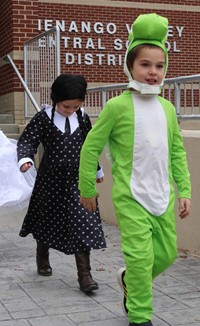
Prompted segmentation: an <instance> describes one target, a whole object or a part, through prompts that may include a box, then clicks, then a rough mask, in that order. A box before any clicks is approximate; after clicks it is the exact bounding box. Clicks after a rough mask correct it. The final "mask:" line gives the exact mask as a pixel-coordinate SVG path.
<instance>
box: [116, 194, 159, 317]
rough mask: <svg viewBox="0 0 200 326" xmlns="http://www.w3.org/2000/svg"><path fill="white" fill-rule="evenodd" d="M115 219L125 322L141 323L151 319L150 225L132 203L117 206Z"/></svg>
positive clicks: (135, 203)
mask: <svg viewBox="0 0 200 326" xmlns="http://www.w3.org/2000/svg"><path fill="white" fill-rule="evenodd" d="M116 213H117V210H116ZM118 213H119V211H118ZM117 216H118V224H119V228H120V231H121V240H122V251H123V254H124V260H125V264H126V274H125V283H126V287H127V293H128V296H127V308H128V311H129V313H128V319H129V321H130V322H135V323H142V322H144V321H147V320H151V318H152V269H153V262H154V254H153V242H152V225H151V221H150V218H149V214H148V212H147V211H146V210H145V209H143V208H142V207H141V206H140V205H139V204H138V203H137V202H135V201H134V200H131V201H130V202H129V203H126V204H124V205H123V207H122V206H121V207H120V213H119V214H117Z"/></svg>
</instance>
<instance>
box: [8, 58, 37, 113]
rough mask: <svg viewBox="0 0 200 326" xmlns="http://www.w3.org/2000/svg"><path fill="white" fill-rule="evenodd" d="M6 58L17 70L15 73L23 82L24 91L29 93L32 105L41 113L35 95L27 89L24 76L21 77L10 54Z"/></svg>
mask: <svg viewBox="0 0 200 326" xmlns="http://www.w3.org/2000/svg"><path fill="white" fill-rule="evenodd" d="M5 58H7V59H8V61H9V62H10V64H11V65H12V67H13V69H14V70H15V72H16V74H17V76H18V78H19V80H20V81H21V83H22V85H23V87H24V89H25V91H26V93H27V95H28V97H29V99H30V101H31V102H32V104H33V105H34V107H35V109H36V110H37V111H38V112H39V111H40V107H39V105H38V104H37V102H36V101H35V99H34V97H33V95H32V94H31V92H30V90H29V88H28V87H27V85H26V83H25V81H24V80H23V78H22V76H21V74H20V72H19V70H18V69H17V67H16V66H15V64H14V62H13V60H12V59H11V57H10V56H9V54H7V55H6V57H5Z"/></svg>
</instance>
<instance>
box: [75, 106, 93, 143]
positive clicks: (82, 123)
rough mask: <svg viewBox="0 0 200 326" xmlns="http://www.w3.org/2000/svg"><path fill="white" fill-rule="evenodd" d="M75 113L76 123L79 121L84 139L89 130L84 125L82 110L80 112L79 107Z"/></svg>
mask: <svg viewBox="0 0 200 326" xmlns="http://www.w3.org/2000/svg"><path fill="white" fill-rule="evenodd" d="M76 114H77V117H78V123H79V127H80V129H81V132H82V135H83V139H84V140H85V138H86V136H87V133H88V132H89V131H90V130H89V129H87V126H86V123H85V122H84V119H83V115H82V112H81V109H80V108H79V109H78V110H77V111H76Z"/></svg>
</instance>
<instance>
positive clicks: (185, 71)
mask: <svg viewBox="0 0 200 326" xmlns="http://www.w3.org/2000/svg"><path fill="white" fill-rule="evenodd" d="M69 2H71V4H70V3H69ZM103 2H105V1H102V2H101V3H99V5H98V6H96V5H94V1H93V5H84V4H82V5H80V4H79V5H77V4H74V3H77V1H73V0H72V1H66V2H65V1H62V0H60V3H59V0H57V1H56V0H49V1H46V0H32V1H24V0H20V1H19V0H6V1H1V3H0V27H1V29H0V56H1V57H3V56H4V55H6V54H8V53H11V54H12V55H13V57H15V55H16V54H17V53H22V54H23V44H24V41H26V40H27V39H30V38H32V37H33V36H35V35H37V34H39V33H41V32H43V31H44V26H45V20H51V21H52V26H54V25H55V23H56V20H57V21H59V22H60V24H61V23H63V24H64V28H63V29H64V30H61V72H73V73H81V74H84V75H85V77H86V78H87V80H88V82H89V83H103V84H104V83H109V84H111V83H123V82H126V81H127V80H126V76H125V75H124V73H123V65H122V64H123V57H124V53H125V49H126V40H127V36H128V31H127V28H126V24H128V25H129V26H130V25H131V24H132V22H133V20H134V19H135V18H136V17H137V16H138V15H139V14H143V13H149V12H156V13H158V14H161V15H163V16H165V17H168V19H169V25H170V26H172V27H171V30H170V36H169V38H168V40H169V44H170V50H169V68H168V73H167V77H176V76H182V75H192V74H197V73H199V44H200V27H199V21H200V10H199V0H163V1H162V0H160V1H155V0H149V1H147V0H145V1H142V0H141V1H137V2H135V1H126V0H121V1H118V2H117V1H114V0H113V1H112V0H110V1H107V2H105V3H108V6H107V7H105V6H103V5H102V3H103ZM82 3H84V1H82ZM97 3H98V2H97ZM116 3H118V4H119V3H120V4H121V6H120V7H119V5H118V6H117V5H116ZM144 3H145V4H148V3H149V8H148V5H145V6H144ZM95 4H96V2H95ZM129 4H130V6H129ZM133 4H134V7H133ZM140 4H141V6H140ZM161 4H162V6H161ZM114 6H115V7H114ZM156 6H160V7H158V8H160V9H157V10H155V8H156ZM179 8H180V9H179ZM38 21H40V25H41V26H40V30H38ZM72 22H74V24H75V25H71V24H72ZM83 22H84V23H85V24H86V23H87V24H90V28H91V31H90V32H86V31H85V30H84V31H82V29H81V24H82V23H83ZM97 22H99V23H100V24H99V26H98V28H99V30H100V27H102V28H103V30H104V32H103V33H101V32H99V31H98V32H97V30H94V29H95V28H94V26H95V23H97ZM50 25H51V24H50ZM50 25H49V26H50ZM115 27H116V31H115V32H114V33H113V30H114V28H115ZM96 28H97V27H96ZM181 28H183V30H182V31H181ZM107 29H108V30H107ZM67 38H68V39H67ZM116 39H117V40H118V42H120V43H118V46H119V44H120V46H121V47H122V49H120V50H119V49H118V48H117V47H116V46H115V47H114V42H116ZM119 40H120V41H119ZM98 47H100V48H101V49H99V48H98ZM70 55H73V56H74V63H73V64H69V61H70V60H69V58H70ZM85 56H86V57H85ZM100 56H102V62H100V59H99V57H100ZM66 57H68V63H66ZM108 57H109V60H111V61H110V63H108V61H109V60H108ZM113 60H114V61H113ZM14 61H15V63H16V65H17V67H18V68H19V71H20V73H21V74H22V76H23V56H22V55H21V57H20V56H19V58H18V60H14ZM91 62H92V63H91ZM0 75H1V81H0V96H1V95H4V94H6V93H9V92H13V91H17V92H18V91H22V87H21V85H20V82H19V81H18V78H17V76H16V75H15V73H14V72H13V70H12V67H10V66H9V65H6V64H5V63H4V62H3V61H2V60H1V62H0Z"/></svg>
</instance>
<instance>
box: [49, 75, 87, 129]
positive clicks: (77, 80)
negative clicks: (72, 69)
mask: <svg viewBox="0 0 200 326" xmlns="http://www.w3.org/2000/svg"><path fill="white" fill-rule="evenodd" d="M86 91H87V82H86V80H85V78H84V77H83V76H81V75H73V74H61V75H60V76H58V77H57V78H56V79H55V81H54V82H53V84H52V86H51V100H52V104H53V107H52V115H51V121H52V123H53V119H54V113H55V107H56V103H57V102H62V101H65V100H81V101H84V100H85V95H86ZM79 123H80V121H79ZM83 123H84V122H83ZM81 130H82V129H81Z"/></svg>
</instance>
